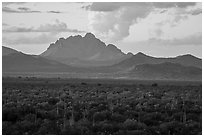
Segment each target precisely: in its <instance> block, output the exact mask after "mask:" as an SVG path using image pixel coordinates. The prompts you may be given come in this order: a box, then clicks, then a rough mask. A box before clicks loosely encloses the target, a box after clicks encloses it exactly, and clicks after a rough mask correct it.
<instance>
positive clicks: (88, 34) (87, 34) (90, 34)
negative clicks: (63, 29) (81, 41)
mask: <svg viewBox="0 0 204 137" xmlns="http://www.w3.org/2000/svg"><path fill="white" fill-rule="evenodd" d="M84 37H85V38H96V37H95V35H94V34H92V33H90V32H88V33H86V35H85V36H84Z"/></svg>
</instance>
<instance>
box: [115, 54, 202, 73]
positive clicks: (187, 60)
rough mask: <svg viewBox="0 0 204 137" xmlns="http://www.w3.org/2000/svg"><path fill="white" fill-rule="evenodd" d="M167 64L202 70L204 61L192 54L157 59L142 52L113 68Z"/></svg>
mask: <svg viewBox="0 0 204 137" xmlns="http://www.w3.org/2000/svg"><path fill="white" fill-rule="evenodd" d="M165 62H170V63H178V64H181V65H184V66H193V67H197V68H202V60H201V59H199V58H197V57H195V56H192V55H190V54H187V55H182V56H177V57H174V58H173V57H172V58H156V57H151V56H148V55H145V54H143V53H141V52H139V53H137V54H135V55H134V56H132V57H130V58H129V59H126V60H124V61H121V62H119V63H117V64H115V65H113V66H114V67H119V68H122V69H124V68H128V67H133V66H136V65H141V64H160V63H165Z"/></svg>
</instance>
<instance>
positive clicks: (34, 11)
mask: <svg viewBox="0 0 204 137" xmlns="http://www.w3.org/2000/svg"><path fill="white" fill-rule="evenodd" d="M2 12H6V13H41V11H36V10H30V9H29V8H25V7H20V8H18V10H15V9H11V8H9V7H3V8H2Z"/></svg>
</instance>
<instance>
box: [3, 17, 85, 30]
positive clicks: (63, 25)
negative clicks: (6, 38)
mask: <svg viewBox="0 0 204 137" xmlns="http://www.w3.org/2000/svg"><path fill="white" fill-rule="evenodd" d="M3 32H5V33H14V32H15V33H20V32H54V33H60V32H73V33H84V32H85V31H80V30H77V29H70V28H68V27H67V24H66V23H64V22H60V21H59V20H56V21H55V22H54V23H53V24H44V25H40V26H39V27H37V28H34V27H27V28H25V27H9V28H6V29H3Z"/></svg>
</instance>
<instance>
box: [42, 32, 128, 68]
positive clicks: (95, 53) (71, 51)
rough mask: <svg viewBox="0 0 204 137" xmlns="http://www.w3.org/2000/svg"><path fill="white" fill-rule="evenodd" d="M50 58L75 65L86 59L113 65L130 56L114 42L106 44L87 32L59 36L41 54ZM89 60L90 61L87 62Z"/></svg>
mask: <svg viewBox="0 0 204 137" xmlns="http://www.w3.org/2000/svg"><path fill="white" fill-rule="evenodd" d="M41 56H43V57H46V58H48V59H55V60H57V61H59V62H62V63H65V64H68V65H70V64H71V65H73V64H80V63H81V61H86V64H89V63H90V62H93V61H94V63H91V64H93V65H94V64H97V63H96V61H99V62H98V65H99V66H100V65H102V64H101V62H103V65H111V64H113V63H115V62H117V61H121V60H123V59H126V56H127V57H130V55H126V54H125V53H123V52H122V51H121V50H120V49H118V48H117V47H116V46H115V45H113V44H108V45H106V44H105V43H104V42H103V41H101V40H100V39H98V38H96V37H95V35H94V34H92V33H86V34H85V36H84V37H82V36H81V35H76V36H70V37H68V38H66V39H65V38H59V39H58V40H57V41H56V42H55V43H52V44H50V47H49V48H48V49H47V50H46V51H45V52H43V53H42V54H41ZM87 61H88V62H87Z"/></svg>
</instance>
